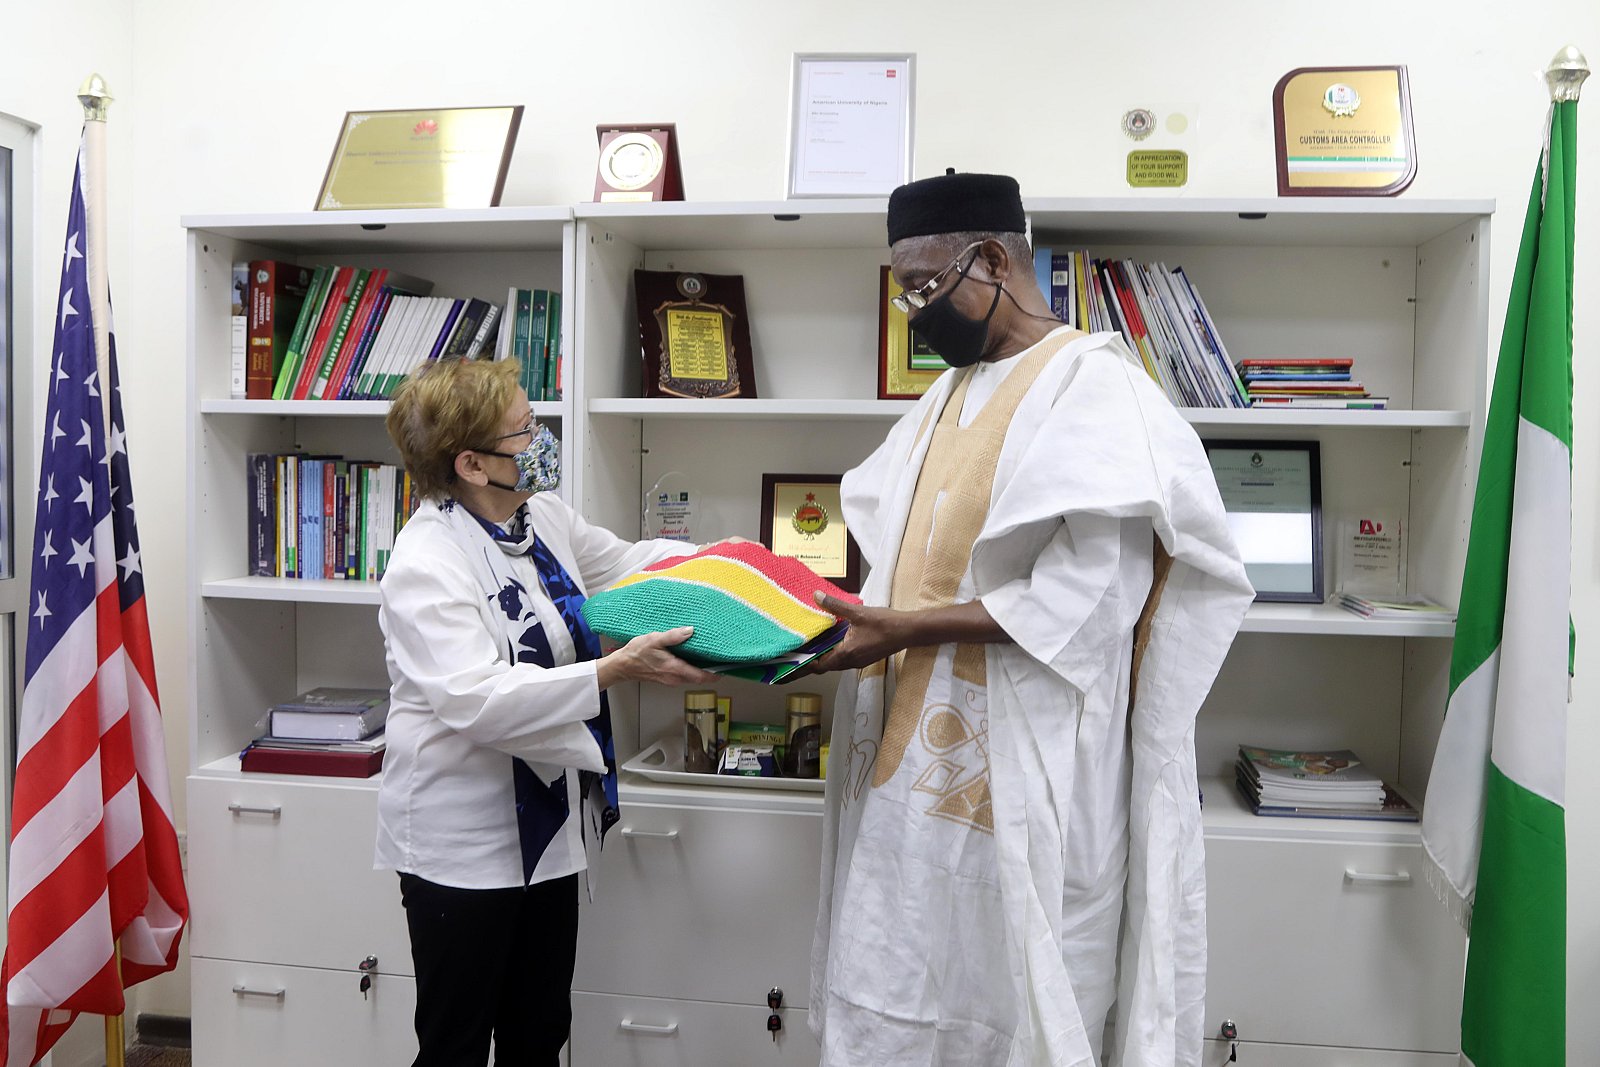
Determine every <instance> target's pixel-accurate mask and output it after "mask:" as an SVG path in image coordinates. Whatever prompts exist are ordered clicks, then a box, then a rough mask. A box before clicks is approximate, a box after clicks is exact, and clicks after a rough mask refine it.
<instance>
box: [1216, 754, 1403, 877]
mask: <svg viewBox="0 0 1600 1067" xmlns="http://www.w3.org/2000/svg"><path fill="white" fill-rule="evenodd" d="M1200 792H1201V794H1202V795H1203V796H1204V797H1205V804H1204V806H1203V808H1202V811H1203V813H1204V817H1205V827H1206V837H1207V838H1215V837H1224V836H1226V837H1238V838H1249V839H1255V840H1262V841H1371V842H1389V843H1394V844H1405V845H1415V844H1419V843H1420V842H1421V840H1422V828H1421V824H1420V823H1414V822H1380V821H1378V820H1376V819H1300V818H1278V817H1276V816H1261V815H1256V814H1254V813H1252V812H1251V811H1250V808H1249V806H1248V805H1247V804H1245V802H1244V798H1243V797H1241V796H1240V795H1239V790H1238V789H1237V788H1235V786H1234V784H1233V779H1232V778H1222V777H1216V778H1206V777H1202V778H1201V779H1200ZM1407 799H1412V798H1409V797H1408V798H1407ZM1414 873H1415V874H1416V875H1417V877H1418V878H1419V879H1420V878H1421V875H1422V872H1421V871H1417V872H1414Z"/></svg>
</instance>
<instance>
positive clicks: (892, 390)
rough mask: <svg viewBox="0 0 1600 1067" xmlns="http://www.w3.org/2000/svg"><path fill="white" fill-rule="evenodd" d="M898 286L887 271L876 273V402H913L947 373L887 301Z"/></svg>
mask: <svg viewBox="0 0 1600 1067" xmlns="http://www.w3.org/2000/svg"><path fill="white" fill-rule="evenodd" d="M899 295H900V283H899V282H897V281H895V280H894V273H893V272H892V271H890V270H889V268H888V267H880V268H879V269H878V399H879V400H916V399H917V398H918V397H920V396H922V394H923V393H926V392H927V391H928V387H929V386H931V385H932V384H933V383H934V382H936V381H938V380H939V375H941V374H943V373H944V372H945V371H947V370H949V369H950V364H948V363H946V362H945V361H944V359H943V358H941V357H940V355H939V353H937V352H935V351H934V350H933V349H932V348H930V347H928V343H927V342H926V341H924V340H923V339H922V338H920V337H918V336H917V335H916V334H914V333H912V332H911V322H910V317H909V316H908V315H906V313H905V312H904V311H901V310H900V309H899V308H897V307H895V306H894V305H893V304H891V303H890V302H889V301H891V300H893V299H894V298H895V297H897V296H899Z"/></svg>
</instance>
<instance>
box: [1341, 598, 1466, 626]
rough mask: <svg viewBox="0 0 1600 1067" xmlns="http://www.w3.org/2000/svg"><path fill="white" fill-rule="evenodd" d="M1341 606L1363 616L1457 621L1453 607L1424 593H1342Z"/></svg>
mask: <svg viewBox="0 0 1600 1067" xmlns="http://www.w3.org/2000/svg"><path fill="white" fill-rule="evenodd" d="M1339 606H1340V607H1341V608H1344V609H1345V610H1346V611H1351V612H1354V613H1355V614H1357V615H1360V616H1361V617H1362V618H1364V619H1437V620H1440V621H1444V622H1450V621H1454V619H1455V617H1456V611H1455V609H1454V608H1450V607H1446V606H1445V605H1443V604H1441V603H1439V602H1438V601H1437V600H1434V599H1433V598H1432V597H1427V596H1423V595H1422V594H1421V593H1397V594H1390V595H1386V596H1369V595H1367V594H1364V593H1350V592H1345V593H1340V594H1339Z"/></svg>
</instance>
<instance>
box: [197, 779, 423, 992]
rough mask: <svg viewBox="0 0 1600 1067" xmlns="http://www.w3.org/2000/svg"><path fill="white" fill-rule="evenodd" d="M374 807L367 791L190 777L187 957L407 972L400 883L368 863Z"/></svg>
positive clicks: (408, 956) (408, 948) (407, 945)
mask: <svg viewBox="0 0 1600 1067" xmlns="http://www.w3.org/2000/svg"><path fill="white" fill-rule="evenodd" d="M377 811H378V794H377V791H376V790H374V789H372V788H370V787H368V788H351V787H348V786H343V787H341V786H336V785H325V784H322V783H312V782H295V781H284V780H281V779H277V778H263V779H260V780H251V781H245V780H230V779H220V778H202V777H195V778H190V779H189V899H190V904H191V908H192V911H193V935H192V940H191V942H190V947H191V950H192V951H193V952H194V954H195V955H196V956H209V957H212V958H214V959H230V960H262V961H265V962H268V963H284V964H294V965H299V966H306V967H329V968H335V969H340V970H349V969H353V968H354V967H355V966H356V965H357V964H359V963H360V962H361V961H362V960H363V959H365V958H366V957H367V956H369V955H373V956H377V957H378V969H379V971H381V972H384V973H388V974H407V975H409V974H411V973H412V966H411V939H410V935H409V934H408V933H407V932H406V919H405V912H404V910H403V909H402V908H401V907H400V880H399V878H397V877H396V876H395V874H394V872H393V871H375V870H373V869H372V848H373V839H374V836H375V833H376V827H377V817H378V816H377Z"/></svg>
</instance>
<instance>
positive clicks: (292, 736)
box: [239, 687, 389, 778]
mask: <svg viewBox="0 0 1600 1067" xmlns="http://www.w3.org/2000/svg"><path fill="white" fill-rule="evenodd" d="M388 714H389V693H388V691H387V690H383V689H337V688H331V687H321V688H317V689H311V690H307V691H306V692H304V693H301V694H300V695H299V696H297V697H295V698H294V699H293V700H290V701H286V702H284V703H282V704H274V705H273V706H272V708H271V710H270V711H268V713H267V733H266V735H265V736H263V737H258V738H257V739H256V740H254V741H252V742H251V743H250V744H249V745H248V746H246V748H245V750H244V751H243V752H241V753H240V754H239V767H240V769H241V770H244V771H250V772H256V773H267V774H310V775H325V776H327V777H331V778H370V777H372V776H373V775H374V774H377V773H378V771H379V770H380V769H382V767H383V751H384V742H383V724H384V720H385V719H386V718H387V717H388Z"/></svg>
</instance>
